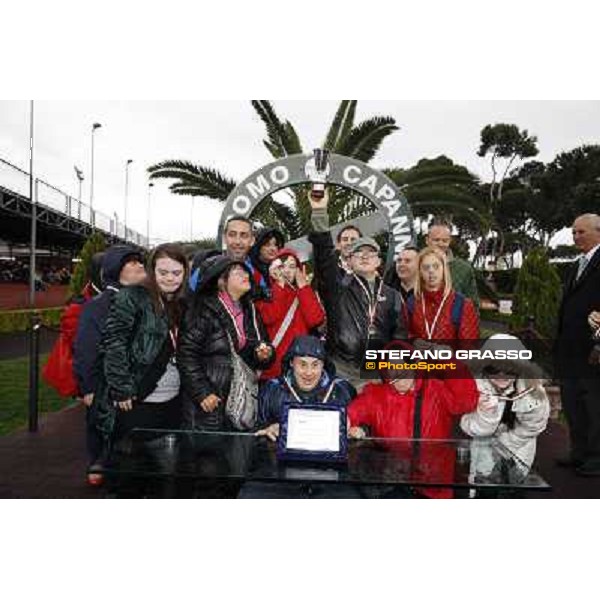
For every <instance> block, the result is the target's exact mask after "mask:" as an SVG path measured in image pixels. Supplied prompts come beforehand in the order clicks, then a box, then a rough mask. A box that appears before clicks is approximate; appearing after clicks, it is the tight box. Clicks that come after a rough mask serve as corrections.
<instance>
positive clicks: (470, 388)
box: [348, 374, 479, 498]
mask: <svg viewBox="0 0 600 600" xmlns="http://www.w3.org/2000/svg"><path fill="white" fill-rule="evenodd" d="M419 391H422V405H421V411H420V428H421V432H420V435H418V432H415V428H416V427H418V425H417V421H418V419H416V418H415V417H416V416H417V415H415V405H416V397H417V393H418V392H419ZM478 399H479V393H478V391H477V386H476V385H475V381H474V380H473V379H472V378H470V377H468V375H466V374H465V379H456V378H447V379H444V380H442V379H433V378H427V379H421V378H418V379H416V381H415V387H414V389H413V390H411V391H410V392H407V393H406V394H400V393H399V392H397V391H396V389H395V388H394V387H393V385H392V384H391V383H369V384H367V385H366V386H365V387H364V388H363V390H362V392H361V393H360V394H359V395H358V396H357V397H356V398H355V400H354V401H353V402H352V403H351V404H350V407H349V408H348V416H349V418H350V425H351V426H352V427H354V426H360V425H366V426H368V427H369V428H370V431H371V435H372V436H373V437H382V438H414V437H417V435H418V437H420V438H422V439H434V440H436V439H438V440H439V439H450V438H451V437H452V433H453V426H454V423H455V419H456V417H458V416H460V415H462V414H464V413H469V412H472V411H474V410H475V409H476V408H477V401H478ZM438 451H439V452H441V450H439V449H437V450H436V449H435V448H430V449H428V450H426V451H425V453H424V455H422V456H421V457H420V460H421V462H422V464H424V463H425V464H426V463H429V464H428V465H427V464H426V468H425V470H426V471H428V472H429V475H430V476H431V477H434V478H436V479H438V480H439V478H440V477H442V478H443V479H451V478H452V476H453V472H454V462H455V461H454V455H453V454H452V453H447V452H446V454H445V456H444V460H443V461H440V460H438V458H439V456H438V454H439V452H438ZM431 453H433V455H435V456H429V455H430V454H431ZM435 457H438V458H435ZM433 468H435V469H436V473H435V474H432V473H431V471H432V469H433ZM420 491H421V492H422V493H423V494H425V495H427V496H429V497H432V498H450V497H452V492H451V491H450V490H448V489H444V488H442V489H436V488H423V489H421V490H420Z"/></svg>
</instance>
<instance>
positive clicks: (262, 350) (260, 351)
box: [256, 342, 273, 362]
mask: <svg viewBox="0 0 600 600" xmlns="http://www.w3.org/2000/svg"><path fill="white" fill-rule="evenodd" d="M272 351H273V350H272V348H271V346H267V344H265V343H264V342H261V343H260V344H259V345H258V348H256V357H257V358H258V360H259V361H261V362H263V361H265V360H269V357H270V356H271V352H272Z"/></svg>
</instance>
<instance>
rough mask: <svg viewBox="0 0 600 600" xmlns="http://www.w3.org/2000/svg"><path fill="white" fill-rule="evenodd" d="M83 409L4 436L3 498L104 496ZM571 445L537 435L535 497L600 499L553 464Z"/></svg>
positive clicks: (597, 484) (553, 426) (597, 491)
mask: <svg viewBox="0 0 600 600" xmlns="http://www.w3.org/2000/svg"><path fill="white" fill-rule="evenodd" d="M83 422H84V412H83V409H82V407H81V406H79V405H77V406H73V407H69V408H65V409H64V410H62V411H60V412H57V413H52V414H48V415H46V416H44V417H43V418H42V419H41V420H40V431H39V432H38V433H37V434H30V433H28V432H27V431H17V432H14V433H12V434H10V435H7V436H4V437H0V498H101V497H102V496H103V493H102V491H101V490H98V489H94V488H91V487H89V486H87V485H86V483H85V466H86V465H85V462H86V461H85V442H84V433H83ZM566 446H567V432H566V430H565V428H564V427H563V426H562V425H561V424H559V423H558V422H556V421H551V422H550V425H549V427H548V430H547V431H545V432H544V433H543V434H542V435H541V437H540V438H539V443H538V455H537V461H536V462H537V464H536V468H537V470H538V471H539V472H540V474H541V475H542V477H544V479H545V480H546V481H547V482H548V483H550V485H552V487H553V490H552V492H550V493H543V494H542V493H536V494H528V496H529V497H531V498H600V478H596V479H583V478H579V477H577V476H576V475H574V474H573V473H572V472H570V471H568V470H565V469H560V468H558V467H556V466H555V465H554V458H555V457H556V456H559V455H562V454H563V453H564V452H565V450H566Z"/></svg>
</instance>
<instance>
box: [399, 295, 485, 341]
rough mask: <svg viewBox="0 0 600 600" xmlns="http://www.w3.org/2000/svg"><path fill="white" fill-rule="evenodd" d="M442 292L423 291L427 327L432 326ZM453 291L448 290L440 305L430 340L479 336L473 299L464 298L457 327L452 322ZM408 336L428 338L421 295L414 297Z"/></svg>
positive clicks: (463, 338)
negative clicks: (442, 304)
mask: <svg viewBox="0 0 600 600" xmlns="http://www.w3.org/2000/svg"><path fill="white" fill-rule="evenodd" d="M443 295H444V292H443V291H442V290H440V291H438V292H427V291H425V292H423V296H424V299H425V317H426V318H427V322H428V323H429V327H433V321H434V320H435V317H436V314H437V311H438V309H439V307H440V304H441V302H442V298H443ZM455 295H456V293H455V292H450V294H449V295H448V297H447V298H446V302H445V303H444V306H443V307H442V310H441V312H440V315H439V317H438V319H437V321H436V323H435V327H433V335H432V337H431V339H432V340H445V341H451V340H476V339H478V338H479V317H478V316H477V311H476V310H475V306H474V305H473V301H472V300H470V299H469V298H465V299H464V305H463V309H462V318H461V320H460V324H459V326H458V329H457V328H456V327H455V326H454V324H453V323H452V305H453V304H454V296H455ZM409 331H410V338H411V339H417V338H420V339H423V340H428V339H429V337H428V335H427V328H426V326H425V318H424V315H423V300H422V298H421V296H419V297H416V296H415V299H414V309H413V311H412V315H411V317H410V327H409Z"/></svg>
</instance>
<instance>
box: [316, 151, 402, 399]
mask: <svg viewBox="0 0 600 600" xmlns="http://www.w3.org/2000/svg"><path fill="white" fill-rule="evenodd" d="M326 163H327V153H326V151H321V150H315V167H316V174H317V176H316V177H314V178H313V181H314V182H315V183H313V189H312V192H311V194H310V196H309V200H310V205H311V208H312V214H311V221H312V226H313V231H312V232H311V233H310V234H309V236H308V239H309V241H310V242H311V244H312V246H313V257H314V265H315V280H316V281H317V282H318V283H317V286H318V289H317V291H318V292H319V295H320V297H321V299H322V301H323V304H324V306H325V312H326V314H327V342H328V351H329V353H330V356H332V358H333V360H334V362H335V366H336V370H337V373H338V374H339V375H340V376H341V377H343V378H344V379H347V380H348V381H349V382H350V383H351V384H352V385H353V386H354V387H355V388H357V389H360V388H361V387H362V385H361V381H360V368H361V365H362V364H363V361H364V353H365V350H367V348H370V347H372V348H375V347H384V346H385V345H387V344H388V343H389V342H391V341H392V340H405V339H406V337H407V334H406V326H405V323H404V318H403V314H402V309H401V306H402V302H401V298H400V294H399V292H397V291H396V290H394V289H392V288H391V287H389V286H388V285H386V284H385V283H384V282H383V279H382V278H381V277H380V275H379V267H380V266H381V262H382V261H381V257H380V247H379V244H378V243H377V242H376V241H375V240H374V239H372V238H369V237H361V238H359V239H358V240H356V242H354V244H353V246H352V249H351V252H350V254H349V257H348V263H349V266H350V268H351V270H352V272H350V273H344V272H342V270H341V269H339V267H338V263H337V255H336V252H335V245H334V243H333V239H332V236H331V232H330V230H329V216H328V213H327V207H328V194H327V190H326V189H325V179H326Z"/></svg>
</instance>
